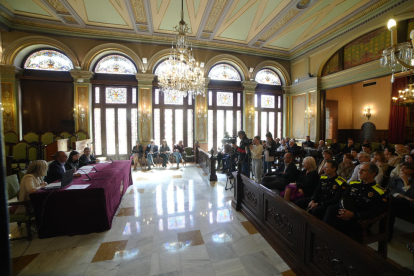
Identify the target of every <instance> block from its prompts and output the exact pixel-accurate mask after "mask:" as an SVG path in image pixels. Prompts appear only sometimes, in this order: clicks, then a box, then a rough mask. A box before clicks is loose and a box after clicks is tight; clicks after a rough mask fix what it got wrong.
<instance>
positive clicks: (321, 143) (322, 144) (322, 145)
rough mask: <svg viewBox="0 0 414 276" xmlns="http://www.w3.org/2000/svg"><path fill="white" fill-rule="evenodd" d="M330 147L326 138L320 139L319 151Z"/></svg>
mask: <svg viewBox="0 0 414 276" xmlns="http://www.w3.org/2000/svg"><path fill="white" fill-rule="evenodd" d="M327 149H328V147H327V146H326V144H325V141H324V140H320V141H319V146H318V151H320V152H323V151H324V150H327Z"/></svg>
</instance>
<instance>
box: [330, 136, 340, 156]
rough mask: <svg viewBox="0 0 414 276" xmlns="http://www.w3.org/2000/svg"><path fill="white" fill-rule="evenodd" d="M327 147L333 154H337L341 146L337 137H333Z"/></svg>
mask: <svg viewBox="0 0 414 276" xmlns="http://www.w3.org/2000/svg"><path fill="white" fill-rule="evenodd" d="M329 149H330V150H331V151H332V152H333V153H334V154H338V153H339V152H340V151H341V146H340V145H339V144H338V139H335V138H334V139H333V140H332V143H331V146H330V147H329Z"/></svg>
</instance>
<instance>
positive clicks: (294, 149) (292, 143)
mask: <svg viewBox="0 0 414 276" xmlns="http://www.w3.org/2000/svg"><path fill="white" fill-rule="evenodd" d="M285 151H286V152H289V153H291V154H293V156H297V155H298V154H299V148H298V145H296V143H295V141H294V140H290V141H289V145H288V147H287V148H286V150H285Z"/></svg>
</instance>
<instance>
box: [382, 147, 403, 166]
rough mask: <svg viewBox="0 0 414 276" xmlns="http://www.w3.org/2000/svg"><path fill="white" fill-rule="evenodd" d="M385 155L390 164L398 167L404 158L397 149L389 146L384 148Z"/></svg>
mask: <svg viewBox="0 0 414 276" xmlns="http://www.w3.org/2000/svg"><path fill="white" fill-rule="evenodd" d="M384 155H385V158H386V159H387V162H388V165H390V166H391V167H396V166H397V165H398V164H399V163H400V162H401V159H402V157H401V156H399V155H398V154H396V153H395V149H393V148H389V147H387V148H385V149H384Z"/></svg>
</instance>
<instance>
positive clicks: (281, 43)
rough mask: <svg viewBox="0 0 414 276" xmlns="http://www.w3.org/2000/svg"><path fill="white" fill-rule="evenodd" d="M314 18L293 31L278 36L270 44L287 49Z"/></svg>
mask: <svg viewBox="0 0 414 276" xmlns="http://www.w3.org/2000/svg"><path fill="white" fill-rule="evenodd" d="M315 19H316V18H314V19H312V20H311V21H309V22H307V23H305V24H303V25H302V26H300V27H298V28H296V29H294V30H293V31H290V32H288V33H287V34H285V35H284V36H282V37H279V38H278V39H276V40H275V41H273V42H272V43H271V44H270V45H271V46H275V47H280V48H286V49H289V48H290V47H291V46H292V45H293V43H295V41H296V40H297V39H298V38H299V37H300V36H301V35H302V34H303V33H304V32H305V31H306V29H307V28H309V26H310V25H312V23H313V21H315Z"/></svg>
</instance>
